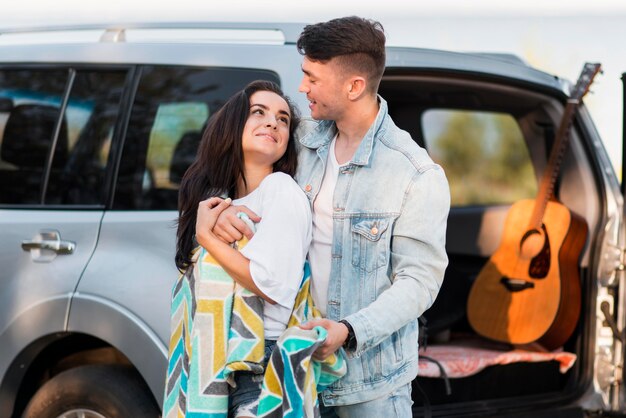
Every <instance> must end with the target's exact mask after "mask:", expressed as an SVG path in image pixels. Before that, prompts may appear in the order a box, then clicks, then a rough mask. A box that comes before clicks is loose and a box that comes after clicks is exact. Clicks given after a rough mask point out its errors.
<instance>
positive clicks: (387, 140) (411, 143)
mask: <svg viewBox="0 0 626 418" xmlns="http://www.w3.org/2000/svg"><path fill="white" fill-rule="evenodd" d="M389 122H390V123H389V124H388V125H387V129H385V130H384V132H383V134H382V135H380V136H379V138H378V140H379V142H380V143H381V145H383V147H382V149H381V151H383V152H381V154H383V155H386V156H388V158H393V159H394V160H396V161H397V162H398V163H400V164H402V163H405V164H408V165H410V166H412V167H413V168H414V169H415V170H422V169H423V168H425V167H427V166H436V165H437V164H435V162H433V160H432V158H431V157H430V155H428V152H427V151H426V150H425V149H424V148H423V147H421V146H420V145H419V144H418V143H417V142H416V141H415V139H414V138H413V137H412V136H411V134H409V133H408V132H407V131H405V130H403V129H400V128H399V127H398V126H396V124H395V123H393V121H392V120H391V119H390V121H389Z"/></svg>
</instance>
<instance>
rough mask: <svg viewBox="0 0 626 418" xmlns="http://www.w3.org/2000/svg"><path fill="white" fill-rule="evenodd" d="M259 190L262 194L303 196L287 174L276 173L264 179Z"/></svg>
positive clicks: (296, 184)
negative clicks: (294, 194)
mask: <svg viewBox="0 0 626 418" xmlns="http://www.w3.org/2000/svg"><path fill="white" fill-rule="evenodd" d="M259 188H261V189H262V190H263V191H264V192H271V193H283V192H288V193H298V194H302V195H303V196H304V192H303V191H302V189H301V188H300V186H299V185H298V183H296V181H295V180H294V179H293V177H291V176H290V175H289V174H285V173H283V172H280V171H277V172H275V173H272V174H270V175H269V176H267V177H265V178H264V179H263V181H262V182H261V184H260V186H259Z"/></svg>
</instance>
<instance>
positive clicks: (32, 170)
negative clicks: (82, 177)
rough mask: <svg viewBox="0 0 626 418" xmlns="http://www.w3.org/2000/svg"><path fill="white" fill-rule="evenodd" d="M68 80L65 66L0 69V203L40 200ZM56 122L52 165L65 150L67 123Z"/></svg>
mask: <svg viewBox="0 0 626 418" xmlns="http://www.w3.org/2000/svg"><path fill="white" fill-rule="evenodd" d="M67 80H68V71H67V70H43V69H21V70H20V69H17V70H10V69H5V70H0V204H27V205H31V204H41V203H42V190H43V189H42V188H43V180H44V174H45V167H46V163H47V161H48V156H49V152H50V150H51V147H52V144H53V141H54V139H55V134H56V130H57V125H58V122H59V114H60V109H61V103H62V100H63V97H64V92H65V88H66V84H67ZM59 128H60V130H59V138H58V140H57V145H56V149H55V163H54V164H55V166H56V167H60V166H61V165H62V164H63V161H64V159H65V158H66V153H67V146H66V135H67V125H66V124H65V123H64V122H63V123H62V124H61V126H60V127H59Z"/></svg>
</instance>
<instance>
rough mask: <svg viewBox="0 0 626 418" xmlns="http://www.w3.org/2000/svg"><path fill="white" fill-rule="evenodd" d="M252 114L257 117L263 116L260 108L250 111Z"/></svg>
mask: <svg viewBox="0 0 626 418" xmlns="http://www.w3.org/2000/svg"><path fill="white" fill-rule="evenodd" d="M252 114H253V115H254V114H258V115H262V114H263V109H260V108H258V107H257V108H256V109H252Z"/></svg>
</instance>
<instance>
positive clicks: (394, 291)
mask: <svg viewBox="0 0 626 418" xmlns="http://www.w3.org/2000/svg"><path fill="white" fill-rule="evenodd" d="M449 210H450V192H449V188H448V182H447V179H446V177H445V174H444V172H443V170H442V169H441V167H439V166H438V165H436V164H430V165H428V166H426V167H422V168H421V169H420V170H418V171H417V172H416V174H415V175H414V176H413V178H412V181H411V182H410V183H409V186H408V188H407V190H406V192H405V196H404V203H403V205H402V210H401V213H400V215H399V216H398V218H397V220H396V222H395V225H394V228H393V232H392V241H391V253H390V257H391V260H390V263H391V278H390V280H391V281H392V285H391V286H390V287H389V288H387V289H386V290H385V291H383V292H382V293H381V294H380V295H378V297H377V298H376V300H375V301H374V302H372V303H371V304H370V305H369V306H367V307H365V308H363V309H361V310H360V311H358V312H355V313H354V314H352V315H349V316H348V317H347V318H346V319H347V320H348V322H350V324H351V325H352V327H353V328H354V333H355V336H356V339H357V347H356V350H355V352H354V353H349V354H352V355H355V356H359V355H360V354H361V353H362V352H363V351H365V350H368V349H370V348H371V347H374V346H376V345H378V344H380V343H381V342H382V341H383V340H384V339H386V338H388V337H389V336H390V335H391V334H392V333H393V332H395V331H397V330H398V329H400V328H402V327H403V326H404V325H406V324H407V323H409V322H410V321H412V320H416V319H417V318H418V317H419V316H420V315H422V314H423V313H424V311H426V309H428V308H429V307H430V306H431V305H432V304H433V302H434V301H435V298H436V296H437V293H438V292H439V289H440V287H441V283H442V281H443V275H444V271H445V269H446V266H447V264H448V257H447V254H446V249H445V238H446V224H447V219H448V212H449ZM416 344H417V341H416Z"/></svg>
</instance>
